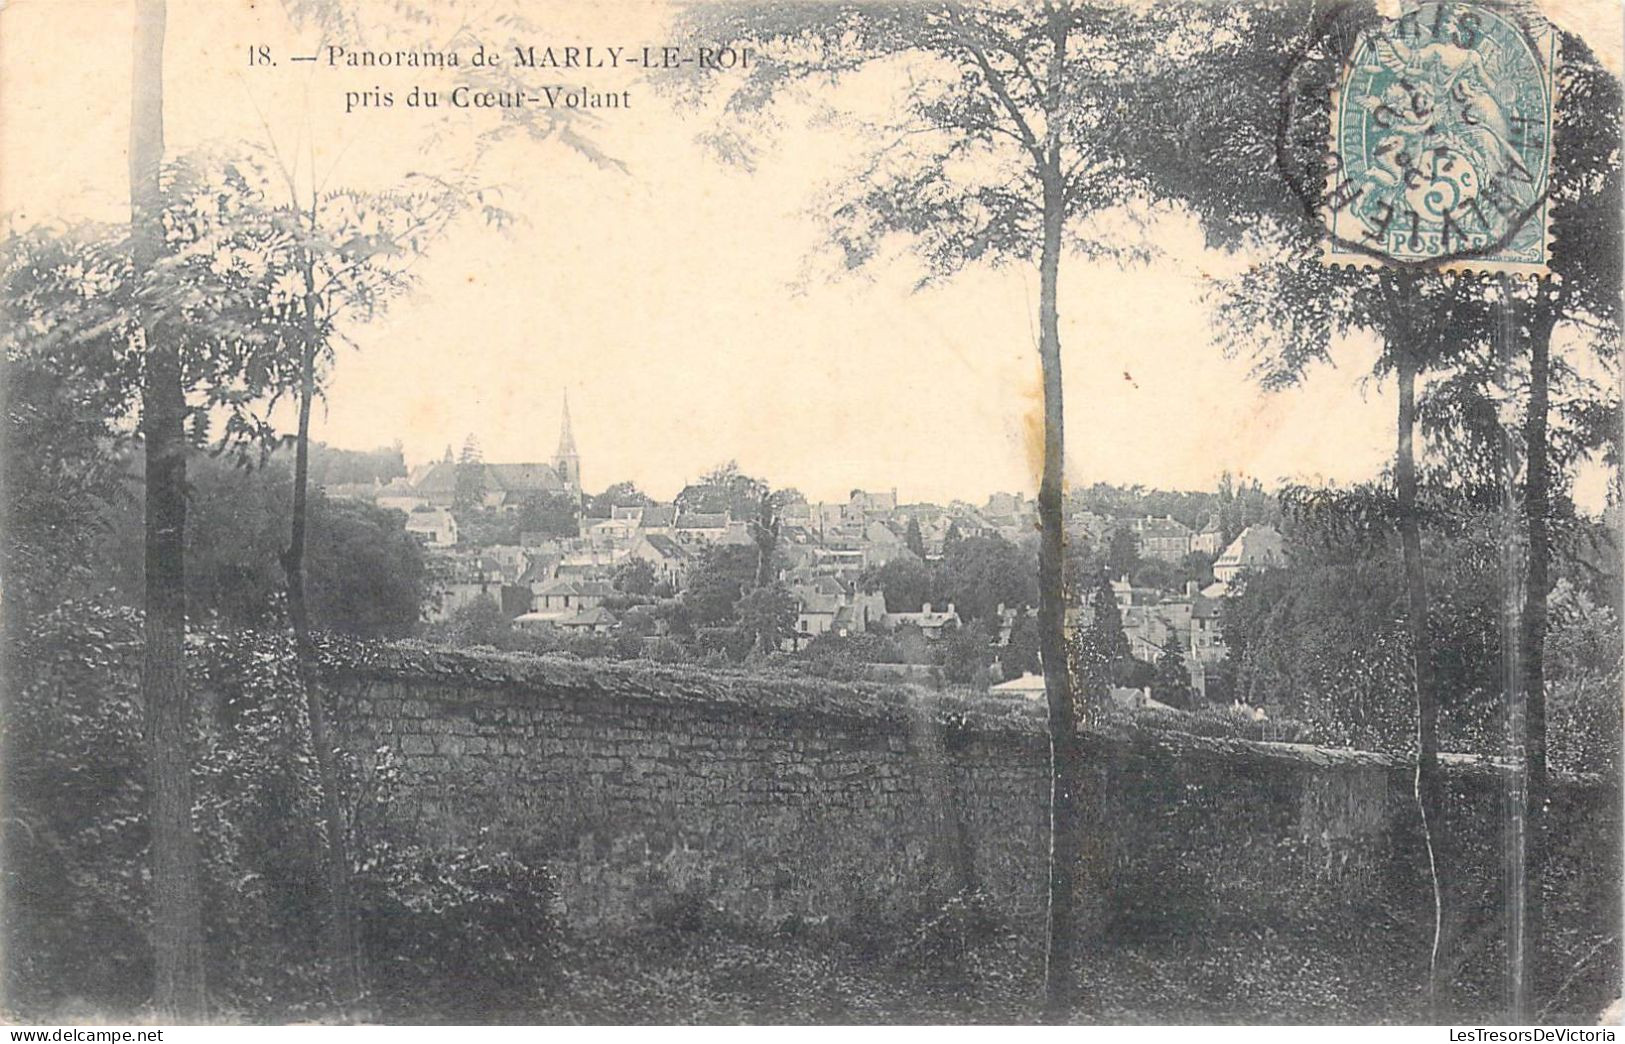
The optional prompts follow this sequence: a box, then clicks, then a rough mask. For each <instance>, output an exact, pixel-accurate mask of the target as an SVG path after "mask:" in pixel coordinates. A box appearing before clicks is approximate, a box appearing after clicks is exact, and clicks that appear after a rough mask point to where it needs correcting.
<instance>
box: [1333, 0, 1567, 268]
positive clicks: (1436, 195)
mask: <svg viewBox="0 0 1625 1044" xmlns="http://www.w3.org/2000/svg"><path fill="white" fill-rule="evenodd" d="M1556 60H1557V44H1556V34H1555V33H1554V32H1552V31H1551V29H1550V27H1548V26H1544V25H1542V24H1538V19H1534V18H1531V17H1528V16H1526V15H1525V14H1523V13H1522V12H1521V11H1518V10H1514V9H1512V8H1508V7H1504V6H1498V5H1494V4H1490V3H1449V2H1443V3H1422V4H1417V5H1414V6H1411V7H1409V8H1408V9H1406V10H1405V11H1404V13H1402V14H1401V15H1400V16H1399V17H1398V18H1393V19H1389V20H1387V21H1385V22H1384V23H1382V24H1381V25H1379V26H1377V27H1374V28H1372V29H1370V30H1368V31H1367V32H1365V33H1363V34H1362V35H1361V36H1360V37H1359V39H1358V41H1357V42H1356V44H1355V46H1354V49H1353V52H1352V53H1351V54H1350V56H1349V60H1348V62H1347V64H1346V65H1345V66H1344V68H1343V73H1342V76H1341V77H1340V79H1339V82H1338V84H1337V86H1336V88H1335V90H1334V91H1333V97H1332V112H1331V149H1330V153H1329V155H1328V162H1327V182H1326V193H1325V197H1324V200H1325V202H1324V209H1323V214H1322V218H1323V220H1324V222H1325V226H1326V232H1327V235H1326V238H1325V250H1324V257H1325V259H1326V260H1327V261H1328V262H1329V263H1334V264H1355V265H1383V264H1409V265H1417V266H1423V267H1429V268H1439V269H1451V270H1457V271H1480V272H1485V271H1488V272H1514V273H1523V274H1533V275H1539V274H1544V273H1545V272H1546V270H1547V269H1546V266H1547V261H1548V255H1549V237H1548V217H1549V213H1548V212H1549V209H1550V207H1549V201H1548V198H1547V197H1548V187H1549V182H1550V175H1551V165H1552V139H1553V115H1554V111H1555V105H1556V80H1555V76H1554V72H1555V66H1556Z"/></svg>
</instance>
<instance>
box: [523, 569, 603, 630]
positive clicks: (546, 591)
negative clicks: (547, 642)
mask: <svg viewBox="0 0 1625 1044" xmlns="http://www.w3.org/2000/svg"><path fill="white" fill-rule="evenodd" d="M614 593H615V589H614V588H612V587H610V586H609V585H608V584H606V583H604V582H602V581H598V580H585V581H580V580H563V579H560V580H552V581H550V582H548V583H545V584H542V585H541V587H539V588H538V589H536V590H535V591H533V592H532V596H531V612H530V614H528V615H532V616H534V615H537V614H540V615H541V616H543V617H548V618H551V619H555V620H557V619H562V618H564V617H566V616H574V615H575V614H576V613H578V612H580V611H581V610H583V609H596V608H598V607H599V606H601V605H603V603H604V599H605V598H608V597H609V596H610V595H612V594H614Z"/></svg>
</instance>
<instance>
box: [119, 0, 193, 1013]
mask: <svg viewBox="0 0 1625 1044" xmlns="http://www.w3.org/2000/svg"><path fill="white" fill-rule="evenodd" d="M166 21H167V10H166V6H165V0H138V2H137V4H136V13H135V59H134V69H133V81H132V84H131V103H130V149H129V169H130V256H131V262H132V267H133V270H134V275H135V278H136V280H137V281H138V282H139V281H142V280H145V279H147V278H148V277H149V276H151V275H152V273H153V271H154V269H155V267H156V263H157V261H158V259H159V257H160V256H161V254H162V252H163V242H164V226H163V221H162V216H161V215H162V195H161V192H160V186H159V170H160V168H161V167H162V165H163V160H164V32H165V26H166ZM136 309H137V315H138V317H139V318H138V321H139V324H140V328H141V337H142V343H143V344H144V346H145V348H146V360H145V362H146V365H145V369H144V374H145V376H144V378H143V382H142V389H141V433H142V436H143V438H144V440H145V443H146V556H145V560H146V571H145V572H146V600H145V601H146V604H145V609H146V615H145V617H144V620H143V638H144V641H143V653H142V662H141V701H142V707H143V710H144V714H145V716H146V728H145V737H146V744H147V774H148V780H147V782H148V786H149V788H150V791H149V792H150V795H151V799H150V800H151V811H150V816H151V824H152V827H151V829H152V896H153V902H152V935H153V963H154V969H153V971H154V977H153V983H154V985H153V1007H154V1008H155V1009H156V1010H157V1011H158V1012H160V1013H161V1015H162V1017H163V1018H164V1020H165V1021H169V1022H195V1021H198V1020H199V1019H200V1018H201V1017H202V1014H203V1012H204V1011H205V1010H207V997H206V994H205V992H204V971H203V909H202V904H203V900H202V885H201V882H200V880H199V876H200V873H201V870H200V864H199V858H198V845H197V838H196V836H195V835H194V833H193V830H192V777H191V772H192V759H191V757H190V754H189V751H188V749H187V748H188V743H187V737H188V736H190V734H191V730H192V713H191V711H192V706H191V700H190V697H189V695H188V692H187V688H186V668H185V661H184V657H185V648H186V561H185V537H186V432H185V427H184V425H185V420H186V396H185V392H184V388H183V384H182V381H183V377H182V371H181V352H180V344H179V338H178V336H176V332H175V331H174V330H172V329H171V330H166V329H164V327H163V325H162V323H161V322H160V321H159V317H158V315H157V314H156V311H155V309H154V307H153V306H152V305H151V303H150V299H148V298H147V297H146V296H145V295H142V296H138V297H137V299H136Z"/></svg>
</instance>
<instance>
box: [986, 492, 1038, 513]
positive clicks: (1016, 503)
mask: <svg viewBox="0 0 1625 1044" xmlns="http://www.w3.org/2000/svg"><path fill="white" fill-rule="evenodd" d="M1032 507H1033V505H1031V504H1030V503H1028V501H1027V494H1025V493H994V494H992V495H991V496H989V497H988V498H987V508H986V511H987V514H988V516H989V517H991V518H998V519H1020V518H1026V517H1027V516H1028V515H1030V514H1032Z"/></svg>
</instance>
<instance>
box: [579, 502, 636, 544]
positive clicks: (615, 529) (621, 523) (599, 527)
mask: <svg viewBox="0 0 1625 1044" xmlns="http://www.w3.org/2000/svg"><path fill="white" fill-rule="evenodd" d="M615 510H616V511H620V510H622V509H621V508H616V509H615ZM634 510H638V511H639V513H638V514H637V515H633V516H631V517H626V516H619V517H617V516H611V517H610V518H601V519H597V520H595V521H593V522H592V523H591V524H589V525H588V526H587V527H586V529H585V530H584V531H583V532H582V534H581V535H582V536H584V537H586V539H587V544H588V545H589V546H591V547H595V548H603V549H606V550H613V549H615V548H625V547H630V546H632V544H633V543H634V542H635V541H636V539H637V536H638V533H639V532H640V523H641V521H642V518H641V516H642V512H641V510H640V509H634Z"/></svg>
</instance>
